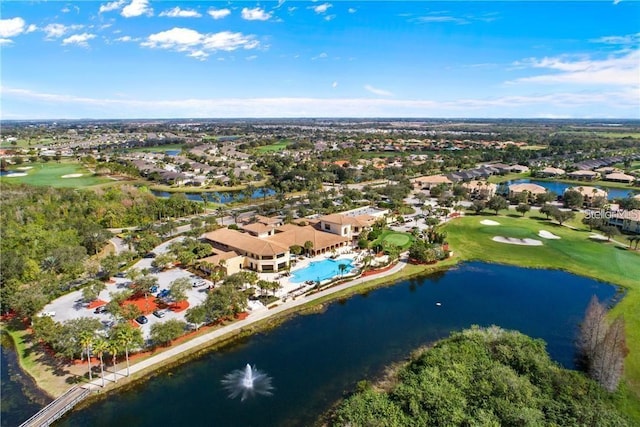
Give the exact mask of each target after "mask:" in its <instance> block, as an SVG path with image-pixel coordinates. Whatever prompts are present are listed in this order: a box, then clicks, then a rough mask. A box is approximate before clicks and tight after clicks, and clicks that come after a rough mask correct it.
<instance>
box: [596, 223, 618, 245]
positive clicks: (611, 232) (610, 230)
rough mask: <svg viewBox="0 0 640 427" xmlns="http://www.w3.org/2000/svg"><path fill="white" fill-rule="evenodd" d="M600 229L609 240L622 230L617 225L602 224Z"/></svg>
mask: <svg viewBox="0 0 640 427" xmlns="http://www.w3.org/2000/svg"><path fill="white" fill-rule="evenodd" d="M600 231H602V234H604V235H605V236H607V240H608V241H611V238H612V237H615V236H617V235H619V234H620V230H618V227H616V226H615V225H604V226H601V227H600Z"/></svg>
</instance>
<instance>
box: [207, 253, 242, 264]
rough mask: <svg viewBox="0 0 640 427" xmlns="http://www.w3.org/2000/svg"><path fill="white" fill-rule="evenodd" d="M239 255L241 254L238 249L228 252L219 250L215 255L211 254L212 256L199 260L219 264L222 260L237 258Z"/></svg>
mask: <svg viewBox="0 0 640 427" xmlns="http://www.w3.org/2000/svg"><path fill="white" fill-rule="evenodd" d="M237 256H240V255H239V254H238V253H237V252H236V251H228V252H222V251H219V252H217V253H216V254H215V255H211V256H208V257H206V258H202V259H199V260H198V261H199V262H208V263H210V264H214V265H217V264H220V261H222V260H227V259H230V258H235V257H237Z"/></svg>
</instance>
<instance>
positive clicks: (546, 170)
mask: <svg viewBox="0 0 640 427" xmlns="http://www.w3.org/2000/svg"><path fill="white" fill-rule="evenodd" d="M540 172H542V173H549V174H554V175H564V173H565V170H564V169H560V168H552V167H546V168H544V169H542V170H541V171H540Z"/></svg>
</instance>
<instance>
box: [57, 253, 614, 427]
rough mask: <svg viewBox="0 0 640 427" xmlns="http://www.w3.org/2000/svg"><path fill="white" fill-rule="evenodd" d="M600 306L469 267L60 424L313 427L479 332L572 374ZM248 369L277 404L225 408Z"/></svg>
mask: <svg viewBox="0 0 640 427" xmlns="http://www.w3.org/2000/svg"><path fill="white" fill-rule="evenodd" d="M592 295H597V296H598V297H599V298H600V299H601V300H604V301H609V302H611V301H612V298H614V296H615V295H619V294H616V288H615V287H613V286H610V285H607V284H605V283H602V282H598V281H596V280H592V279H588V278H584V277H580V276H575V275H571V274H568V273H565V272H561V271H552V270H533V269H523V268H518V267H510V266H502V265H493V264H487V263H480V262H471V263H464V264H461V265H460V266H458V267H457V268H454V269H451V270H449V271H447V272H443V273H438V274H434V275H431V276H427V277H423V278H416V279H412V280H405V281H402V282H399V283H397V284H396V285H394V286H389V287H386V288H380V289H376V290H373V291H370V292H369V293H367V294H365V295H357V296H354V297H352V298H349V299H347V300H341V301H339V302H335V303H332V304H330V305H328V306H327V307H326V310H325V311H324V312H323V313H318V314H312V315H305V316H295V317H293V318H292V319H290V320H288V321H286V322H285V323H283V324H282V325H280V326H279V327H277V328H275V329H273V330H271V331H268V332H264V333H259V334H256V335H253V336H251V337H248V338H246V339H243V340H242V341H241V342H238V343H235V344H233V345H229V346H227V347H225V348H223V349H222V350H219V351H215V352H210V353H207V354H206V355H203V356H202V357H200V358H198V359H195V360H193V361H191V362H188V363H185V364H183V365H181V366H178V367H176V368H174V369H171V370H170V371H168V372H164V373H160V374H158V375H156V376H154V377H153V378H150V379H149V380H147V381H146V382H143V383H140V384H139V385H137V386H135V387H133V388H132V389H130V390H128V391H123V392H120V393H116V394H113V395H110V396H108V397H107V398H106V399H105V400H104V401H100V402H97V403H95V404H93V405H91V406H89V407H87V408H85V409H82V410H80V411H77V412H73V413H71V414H69V415H67V416H66V417H65V418H64V419H63V420H61V421H60V422H59V423H58V425H61V426H70V427H75V426H78V425H90V426H105V427H107V426H109V427H111V426H113V425H135V426H149V427H151V426H153V427H156V426H158V425H189V426H211V425H218V426H246V427H249V426H264V427H266V426H303V425H311V424H312V423H313V422H314V421H315V420H316V418H317V417H318V416H319V415H320V414H322V413H323V412H325V411H326V410H327V409H328V408H329V407H330V406H331V405H332V404H333V403H334V402H335V401H336V400H337V399H340V398H341V397H343V396H344V395H345V393H349V392H350V391H352V390H353V388H354V387H355V384H356V383H357V382H358V381H359V380H361V379H375V378H376V377H377V376H378V375H380V373H381V372H382V371H383V369H384V367H385V366H387V365H388V364H390V363H392V362H396V361H398V360H401V359H403V358H405V357H406V356H407V355H408V354H409V353H410V352H411V351H412V350H414V349H415V348H417V347H418V346H421V345H425V344H427V343H429V342H432V341H434V340H437V339H439V338H443V337H446V336H447V335H448V334H449V333H450V332H451V331H453V330H460V329H463V328H467V327H469V326H471V325H473V324H478V325H482V326H488V325H492V324H496V325H500V326H502V327H504V328H508V329H518V330H520V331H522V332H524V333H526V334H528V335H531V336H533V337H536V338H542V339H544V340H545V341H547V343H548V350H549V353H550V354H551V357H552V358H553V359H554V360H556V361H558V362H559V363H561V364H562V365H564V366H566V367H574V355H575V348H574V339H575V337H576V332H577V325H578V323H579V322H580V320H581V318H582V316H583V314H584V311H585V309H586V306H587V304H588V302H589V299H590V298H591V296H592ZM437 302H440V303H441V305H440V306H437V305H436V303H437ZM247 363H251V364H252V365H255V366H256V367H257V368H258V369H259V370H261V371H264V372H266V373H267V374H268V375H269V376H271V377H272V378H273V386H274V387H275V391H274V394H273V395H272V396H269V397H265V396H259V397H256V398H253V399H250V400H246V401H244V402H241V401H240V400H237V399H236V400H231V399H229V398H228V397H227V394H226V391H225V390H224V389H223V387H222V384H221V382H220V381H221V380H222V379H223V377H224V375H225V374H227V373H229V372H231V371H233V370H235V369H242V368H244V366H245V365H246V364H247Z"/></svg>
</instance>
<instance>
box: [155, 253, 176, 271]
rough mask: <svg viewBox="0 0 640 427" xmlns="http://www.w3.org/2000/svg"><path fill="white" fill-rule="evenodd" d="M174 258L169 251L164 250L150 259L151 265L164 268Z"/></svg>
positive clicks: (171, 262) (170, 263)
mask: <svg viewBox="0 0 640 427" xmlns="http://www.w3.org/2000/svg"><path fill="white" fill-rule="evenodd" d="M175 260H176V257H175V255H173V254H171V253H169V252H164V253H161V254H158V255H157V256H156V257H155V258H154V259H153V261H151V266H152V267H155V268H159V269H160V270H165V269H166V268H168V267H170V266H172V264H173V263H174V262H175Z"/></svg>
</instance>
